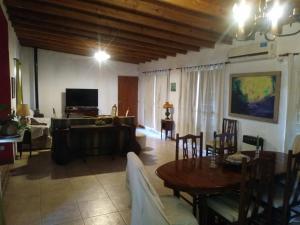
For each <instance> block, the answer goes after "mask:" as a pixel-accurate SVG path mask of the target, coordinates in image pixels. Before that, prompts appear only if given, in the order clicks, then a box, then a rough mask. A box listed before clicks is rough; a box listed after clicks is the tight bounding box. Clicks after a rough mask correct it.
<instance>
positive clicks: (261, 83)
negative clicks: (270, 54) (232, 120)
mask: <svg viewBox="0 0 300 225" xmlns="http://www.w3.org/2000/svg"><path fill="white" fill-rule="evenodd" d="M280 81H281V72H278V71H277V72H262V73H244V74H232V75H230V92H229V94H230V96H229V99H230V100H229V115H230V116H236V117H241V118H245V119H253V120H259V121H264V122H270V123H277V122H278V110H279V98H280Z"/></svg>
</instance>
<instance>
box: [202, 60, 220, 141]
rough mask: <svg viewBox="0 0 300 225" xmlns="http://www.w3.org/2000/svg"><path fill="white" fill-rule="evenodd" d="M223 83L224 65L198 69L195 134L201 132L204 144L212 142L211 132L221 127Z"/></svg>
mask: <svg viewBox="0 0 300 225" xmlns="http://www.w3.org/2000/svg"><path fill="white" fill-rule="evenodd" d="M224 81H225V65H224V64H220V65H215V66H204V67H201V68H200V73H199V97H198V104H197V105H198V107H197V133H199V132H200V131H202V132H203V135H204V137H203V139H204V144H205V142H206V141H207V140H212V138H213V132H214V131H217V130H219V128H220V127H221V123H222V118H223V109H224V86H225V84H224ZM204 146H205V145H204Z"/></svg>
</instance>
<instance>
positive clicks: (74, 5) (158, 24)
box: [41, 0, 226, 34]
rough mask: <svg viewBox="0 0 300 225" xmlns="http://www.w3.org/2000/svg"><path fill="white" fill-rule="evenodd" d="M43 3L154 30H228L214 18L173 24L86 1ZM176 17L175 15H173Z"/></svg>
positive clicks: (63, 0) (47, 1)
mask: <svg viewBox="0 0 300 225" xmlns="http://www.w3.org/2000/svg"><path fill="white" fill-rule="evenodd" d="M41 1H42V2H43V3H48V4H52V5H57V6H60V7H65V8H69V9H73V10H78V11H81V12H86V13H91V14H94V15H98V16H105V17H109V18H113V19H117V20H121V21H126V22H130V23H136V24H140V25H143V26H149V27H154V28H159V29H161V30H168V29H178V28H180V27H184V25H185V26H189V27H195V28H197V29H203V30H209V31H213V32H216V33H219V34H222V33H223V32H224V30H226V26H224V25H223V24H222V23H215V21H213V18H207V19H206V18H204V19H202V18H198V20H193V21H192V22H191V21H190V22H191V23H189V24H183V23H175V22H173V23H171V22H168V21H165V20H163V18H160V19H158V18H153V17H148V16H144V15H141V14H138V13H137V12H136V13H130V12H128V11H124V10H122V9H116V8H111V7H107V6H104V5H99V4H93V3H89V2H86V1H80V0H79V1H78V0H41ZM173 16H175V15H173Z"/></svg>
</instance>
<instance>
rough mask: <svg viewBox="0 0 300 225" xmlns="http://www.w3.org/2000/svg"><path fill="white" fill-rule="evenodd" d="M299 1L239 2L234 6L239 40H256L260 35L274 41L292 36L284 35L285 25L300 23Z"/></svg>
mask: <svg viewBox="0 0 300 225" xmlns="http://www.w3.org/2000/svg"><path fill="white" fill-rule="evenodd" d="M296 2H297V1H296V0H295V1H294V2H293V1H287V0H285V1H283V0H282V1H280V0H256V1H254V0H238V1H237V2H236V3H235V4H234V6H233V9H232V11H233V18H234V21H235V23H236V30H235V37H236V39H237V40H242V41H245V40H254V39H255V34H256V33H260V34H262V35H264V36H265V38H266V40H268V41H274V40H275V39H276V37H284V36H292V35H295V34H298V33H300V30H298V31H296V32H292V33H285V34H283V33H282V27H283V25H285V24H292V23H295V22H300V4H299V3H296Z"/></svg>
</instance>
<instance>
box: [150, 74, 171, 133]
mask: <svg viewBox="0 0 300 225" xmlns="http://www.w3.org/2000/svg"><path fill="white" fill-rule="evenodd" d="M169 76H170V70H164V71H159V72H156V75H155V78H156V79H155V110H154V119H155V124H154V125H155V127H154V129H155V130H157V131H160V126H161V119H163V118H165V109H163V104H164V103H165V102H166V101H168V80H169Z"/></svg>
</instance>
